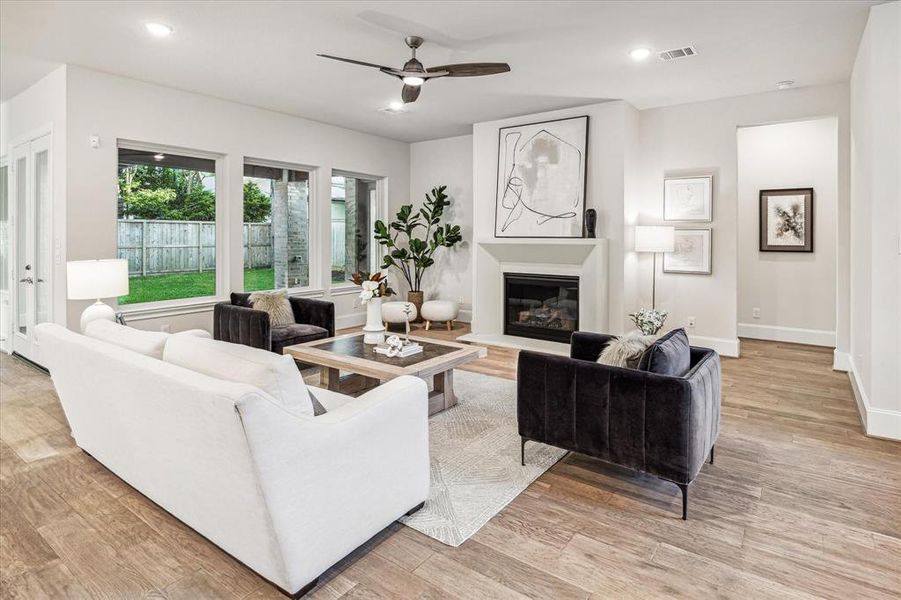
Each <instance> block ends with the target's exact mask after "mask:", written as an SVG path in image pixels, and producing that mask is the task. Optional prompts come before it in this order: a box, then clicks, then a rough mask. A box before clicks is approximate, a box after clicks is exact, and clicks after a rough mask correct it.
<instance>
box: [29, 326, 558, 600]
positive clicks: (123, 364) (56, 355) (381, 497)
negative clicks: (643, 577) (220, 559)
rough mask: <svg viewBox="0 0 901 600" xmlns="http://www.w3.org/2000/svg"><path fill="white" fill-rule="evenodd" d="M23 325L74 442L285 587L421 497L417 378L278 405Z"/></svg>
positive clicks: (114, 349)
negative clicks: (304, 411) (311, 411)
mask: <svg viewBox="0 0 901 600" xmlns="http://www.w3.org/2000/svg"><path fill="white" fill-rule="evenodd" d="M35 335H36V338H37V340H38V343H40V344H41V351H42V355H43V356H44V357H45V358H46V366H47V367H48V368H49V369H50V371H51V372H52V373H53V385H54V387H55V388H56V392H57V395H58V396H59V399H60V402H61V403H62V407H63V410H64V411H65V413H66V417H67V419H68V422H69V426H70V427H71V429H72V436H73V437H74V438H75V443H76V444H78V446H79V447H81V448H84V449H86V450H88V451H90V453H91V456H93V457H94V458H95V459H97V460H98V461H99V462H100V463H102V464H103V465H106V466H107V467H108V468H109V469H110V470H111V471H113V472H114V473H115V474H116V475H118V476H119V477H121V478H122V479H124V480H125V481H127V482H128V483H129V485H131V486H132V487H134V488H135V489H136V490H138V491H139V492H141V493H143V494H145V495H146V496H147V497H148V498H149V499H150V500H152V501H153V502H155V503H157V504H158V505H160V506H165V507H166V510H167V511H168V512H169V514H171V515H177V518H180V519H181V520H183V521H184V523H185V524H186V525H187V526H189V527H191V528H192V529H194V530H196V531H202V532H203V536H204V537H205V538H207V539H208V540H210V541H211V542H212V543H214V544H216V545H217V546H219V547H220V548H222V549H223V550H224V551H225V552H227V553H228V554H231V555H232V556H234V557H235V559H237V560H238V561H240V562H242V563H244V564H245V565H247V566H248V567H250V568H251V569H252V570H254V571H256V572H257V573H259V574H260V576H261V577H263V578H264V579H267V580H269V581H271V582H272V583H273V584H275V585H277V586H278V587H280V588H281V589H283V590H284V591H285V592H287V593H288V594H289V595H291V594H296V593H297V592H298V591H300V590H301V589H302V588H303V587H304V586H306V585H307V584H308V583H309V582H311V581H313V580H314V579H316V578H317V577H319V576H320V575H321V574H322V573H323V572H325V571H327V570H328V569H329V568H330V567H331V566H332V565H334V564H335V563H336V562H338V561H339V560H341V559H342V558H344V557H345V556H347V555H348V554H349V553H350V552H352V551H353V550H354V549H356V548H358V547H359V546H360V545H362V544H363V543H364V542H366V540H369V539H370V538H372V537H373V536H374V535H376V534H377V533H379V532H380V531H382V530H384V528H385V526H386V524H388V523H391V522H392V521H394V520H395V519H397V518H398V517H400V516H402V515H403V514H405V513H406V512H407V511H409V510H410V509H411V508H413V507H415V506H417V505H419V504H420V503H422V502H423V501H425V500H426V498H428V495H429V423H428V416H427V413H426V410H425V408H424V407H425V406H427V405H428V388H427V386H426V383H425V382H424V381H423V380H422V379H419V378H417V377H409V376H403V377H397V378H396V379H392V380H391V381H388V382H387V383H384V384H382V385H380V386H379V387H377V388H375V389H373V390H372V391H369V392H366V393H365V394H363V395H361V396H360V397H359V398H351V397H349V396H344V395H341V394H337V393H334V392H333V393H326V392H325V391H322V393H321V394H320V393H317V394H316V397H317V399H318V400H319V401H320V402H321V403H322V404H323V406H324V407H325V409H326V410H327V411H328V414H327V415H322V416H320V417H313V416H311V415H289V414H288V413H287V412H285V409H284V408H282V407H281V406H279V404H278V403H277V402H276V401H275V400H274V399H273V398H272V397H271V396H270V395H269V394H268V393H267V392H265V391H263V390H262V389H260V388H259V387H256V386H251V385H248V384H246V383H235V382H233V381H228V380H226V379H222V378H218V377H210V376H209V375H204V374H202V373H199V372H197V371H193V370H191V369H188V368H185V367H182V366H179V365H175V364H170V363H168V362H164V361H159V360H151V359H148V358H146V357H144V356H141V355H139V354H137V353H135V352H131V351H129V350H125V349H123V348H120V347H118V346H114V345H112V344H108V343H106V342H101V341H100V340H95V339H90V338H88V337H85V336H83V335H79V334H77V333H74V332H72V331H69V330H67V329H66V328H65V327H62V326H60V325H56V324H53V323H42V324H40V325H38V326H37V327H36V328H35ZM219 344H224V345H226V346H231V344H228V343H226V342H219ZM509 385H510V386H512V385H513V382H509ZM511 398H512V397H511ZM508 401H509V398H508ZM515 406H516V404H515V403H511V404H510V408H509V409H508V410H510V411H513V419H514V420H513V421H512V425H510V430H509V431H510V434H511V435H512V436H514V437H513V440H514V442H515V443H516V444H518V443H519V442H518V439H519V438H518V437H517V436H516V421H515ZM536 445H537V444H536ZM515 447H516V446H514V448H515ZM514 452H515V451H514V450H511V456H515V453H514ZM561 452H562V451H561ZM497 459H498V458H495V460H497ZM510 460H511V461H512V460H513V459H512V458H511V459H510ZM532 460H533V459H532V455H530V462H532ZM335 465H340V468H336V466H335ZM311 490H315V493H311ZM504 504H506V503H504ZM167 518H170V517H167ZM286 556H287V557H291V559H290V560H285V557H286Z"/></svg>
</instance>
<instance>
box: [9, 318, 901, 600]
mask: <svg viewBox="0 0 901 600" xmlns="http://www.w3.org/2000/svg"><path fill="white" fill-rule="evenodd" d="M462 332H463V330H461V329H460V328H459V326H458V328H457V330H456V331H455V332H454V333H453V334H448V333H447V332H445V331H442V330H440V329H439V330H436V331H433V332H431V335H434V336H436V337H448V336H453V337H455V336H457V335H460V334H461V333H462ZM742 352H743V358H741V359H739V360H729V359H724V361H723V371H724V382H723V392H724V406H723V421H722V433H721V435H720V439H719V442H718V443H717V453H716V464H715V465H712V466H711V465H708V466H705V467H704V469H703V471H702V473H701V475H700V476H699V478H698V479H697V480H696V482H695V483H694V484H693V485H692V488H691V506H690V520H689V521H687V522H685V521H682V520H681V519H680V518H679V516H680V515H679V493H678V490H677V489H676V487H675V486H673V485H671V484H667V483H664V482H660V481H657V480H655V479H653V478H650V477H643V476H639V475H634V474H631V473H629V472H627V471H624V470H621V469H617V468H614V467H611V466H606V465H604V464H601V463H599V462H597V461H594V460H591V459H589V458H586V457H583V456H579V455H569V456H568V457H567V458H566V459H564V460H563V461H561V462H560V463H558V464H557V465H556V466H555V467H554V468H552V469H551V470H550V471H549V472H547V473H546V474H544V475H543V476H542V477H541V478H539V479H538V480H537V481H536V482H535V483H534V484H533V485H532V486H531V487H529V489H528V490H527V491H526V492H525V493H523V494H522V495H520V496H519V497H518V498H516V499H515V500H514V501H513V502H512V503H511V504H510V505H509V506H508V507H507V508H505V509H504V510H503V511H502V512H501V513H500V514H499V515H497V516H496V517H495V518H494V519H492V520H491V521H490V522H489V523H488V524H487V525H486V526H485V527H484V528H482V530H480V531H479V532H478V533H477V534H476V535H475V536H473V538H472V539H470V540H469V541H467V542H466V543H464V544H463V545H462V546H460V547H459V548H449V547H446V546H444V545H442V544H440V543H438V542H435V541H434V540H431V539H430V538H428V537H425V536H423V535H422V534H420V533H418V532H416V531H413V530H412V529H408V528H406V527H404V526H401V525H399V524H394V525H393V526H391V527H389V528H388V529H387V530H386V531H384V532H382V533H381V534H379V535H378V536H376V537H375V538H374V539H372V540H371V541H370V542H369V543H367V544H366V545H365V547H364V548H362V549H360V550H358V551H357V552H355V553H354V554H353V555H352V556H351V557H349V558H347V559H345V560H344V561H342V562H341V563H340V564H338V565H337V566H336V567H335V568H333V569H331V570H330V571H329V572H328V573H327V574H326V575H325V577H324V578H323V579H322V583H321V584H320V586H319V587H318V588H317V589H316V590H315V591H314V592H313V593H312V595H311V597H312V598H339V597H348V598H351V597H362V598H426V597H428V598H445V597H447V598H522V597H531V598H610V597H618V598H619V597H646V598H647V597H654V598H657V597H669V596H683V597H692V598H700V597H713V596H724V597H735V598H762V597H793V598H795V597H829V598H842V599H846V598H898V597H899V595H901V444H898V443H893V442H888V441H883V440H877V439H872V438H868V437H866V436H864V435H863V434H862V433H861V427H860V424H859V422H858V417H857V414H856V410H855V406H854V401H853V399H852V395H851V390H850V387H849V384H848V380H847V377H846V376H845V375H844V374H841V373H836V372H833V371H832V370H831V369H830V363H831V356H832V355H831V352H830V351H829V350H827V349H821V348H811V347H805V346H798V345H791V344H777V343H769V342H757V341H751V340H745V341H743V343H742ZM471 369H472V370H474V371H479V372H482V373H488V374H491V375H496V376H500V377H508V378H513V377H514V376H515V369H516V352H515V351H511V350H505V349H497V348H492V349H491V350H490V353H489V356H488V358H486V359H483V360H480V361H479V362H478V363H475V364H473V365H471ZM0 502H2V505H0V585H2V597H3V598H63V597H71V598H122V597H139V596H140V597H154V598H163V597H165V598H191V599H196V598H280V597H281V596H280V595H279V594H278V593H277V592H276V591H275V590H274V589H273V588H272V587H271V586H270V585H268V584H267V583H266V582H264V581H262V580H261V579H259V578H258V577H257V576H256V575H254V574H253V573H252V572H250V571H249V570H248V569H246V568H245V567H243V566H241V565H240V564H238V563H237V562H236V561H234V560H233V559H231V558H230V557H228V556H227V555H226V554H224V553H223V552H222V551H220V550H219V549H217V548H216V547H215V546H213V545H212V544H210V543H209V542H207V541H205V540H204V539H203V538H201V537H200V536H198V535H197V534H195V533H194V532H192V531H191V530H189V529H188V528H187V527H185V526H184V525H182V524H181V523H179V522H178V521H177V520H176V519H174V518H173V517H171V516H170V515H168V514H167V513H165V512H164V511H163V510H161V509H160V508H158V507H157V506H155V505H154V504H153V503H151V502H150V501H148V500H146V499H145V498H144V497H143V496H141V495H140V494H138V493H136V492H135V491H134V490H132V489H131V488H130V487H129V486H127V485H126V484H124V483H123V482H121V481H120V480H119V479H118V478H116V477H115V476H114V475H112V474H111V473H110V472H109V471H107V470H106V469H105V468H104V467H102V466H101V465H100V464H98V463H97V462H96V461H94V460H93V459H91V458H90V457H88V456H87V455H85V454H84V453H82V452H81V451H79V450H78V449H77V448H75V447H74V446H73V443H72V440H71V438H70V437H69V434H68V428H67V426H66V420H65V417H64V415H63V412H62V410H61V408H60V405H59V403H58V401H57V399H56V396H55V394H54V392H53V388H52V385H51V383H50V380H49V378H48V377H47V376H46V375H44V374H43V373H41V372H39V371H37V370H35V369H33V368H32V367H30V366H28V365H27V364H25V363H23V362H21V361H19V360H17V359H13V358H10V357H8V356H6V355H3V356H2V358H0Z"/></svg>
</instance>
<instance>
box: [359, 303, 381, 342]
mask: <svg viewBox="0 0 901 600" xmlns="http://www.w3.org/2000/svg"><path fill="white" fill-rule="evenodd" d="M363 331H364V332H365V333H364V334H363V343H364V344H381V343H382V342H384V341H385V327H384V325H383V323H382V299H381V298H380V297H376V298H370V300H369V302H367V303H366V325H364V326H363Z"/></svg>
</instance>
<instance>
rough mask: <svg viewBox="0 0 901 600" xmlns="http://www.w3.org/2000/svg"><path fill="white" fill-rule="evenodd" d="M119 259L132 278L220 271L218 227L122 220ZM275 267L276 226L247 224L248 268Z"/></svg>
mask: <svg viewBox="0 0 901 600" xmlns="http://www.w3.org/2000/svg"><path fill="white" fill-rule="evenodd" d="M118 237H119V258H125V259H128V274H129V275H131V276H134V275H158V274H162V273H187V272H199V273H202V272H204V271H213V270H215V269H216V224H215V223H212V222H206V221H147V220H137V219H120V220H119V232H118ZM271 266H272V226H271V225H270V224H269V223H244V268H245V269H255V268H267V267H271Z"/></svg>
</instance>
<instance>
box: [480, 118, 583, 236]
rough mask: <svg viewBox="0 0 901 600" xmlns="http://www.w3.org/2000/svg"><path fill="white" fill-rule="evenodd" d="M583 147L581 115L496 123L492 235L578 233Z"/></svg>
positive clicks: (580, 215)
mask: <svg viewBox="0 0 901 600" xmlns="http://www.w3.org/2000/svg"><path fill="white" fill-rule="evenodd" d="M587 150H588V117H587V116H582V117H571V118H567V119H557V120H554V121H544V122H541V123H529V124H525V125H516V126H511V127H501V128H500V130H499V131H498V148H497V155H498V156H497V196H496V200H495V225H494V235H495V237H499V238H502V237H512V238H579V237H582V226H583V221H584V212H585V211H584V208H585V178H586V173H587V162H586V152H587Z"/></svg>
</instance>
